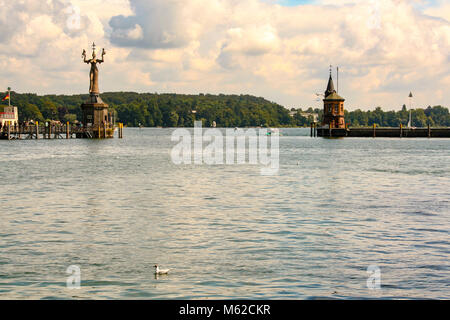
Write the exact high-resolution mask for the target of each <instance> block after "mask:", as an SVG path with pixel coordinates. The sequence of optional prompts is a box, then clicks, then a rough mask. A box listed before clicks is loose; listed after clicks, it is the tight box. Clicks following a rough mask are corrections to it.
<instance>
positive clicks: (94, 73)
mask: <svg viewBox="0 0 450 320" xmlns="http://www.w3.org/2000/svg"><path fill="white" fill-rule="evenodd" d="M105 54H106V51H105V49H103V50H102V58H101V59H97V55H96V54H95V43H94V44H92V59H89V60H87V59H86V50H83V53H82V54H81V57H82V58H83V60H84V62H85V63H87V64H91V72H90V74H89V77H90V86H89V93H91V94H97V95H98V94H99V93H100V90H99V88H98V68H97V63H98V64H101V63H103V62H104V61H105V60H104V56H105Z"/></svg>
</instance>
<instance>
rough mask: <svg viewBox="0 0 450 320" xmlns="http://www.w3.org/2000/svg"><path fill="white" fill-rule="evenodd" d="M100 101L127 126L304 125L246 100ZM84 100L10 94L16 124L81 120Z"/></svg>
mask: <svg viewBox="0 0 450 320" xmlns="http://www.w3.org/2000/svg"><path fill="white" fill-rule="evenodd" d="M101 97H102V99H103V101H105V102H106V103H108V104H109V106H110V107H111V108H112V109H114V110H116V112H117V116H118V121H120V122H123V123H125V124H126V125H128V126H138V125H139V124H140V125H142V126H148V127H155V126H162V127H191V126H193V121H195V120H203V123H204V125H205V126H210V125H211V124H212V122H213V121H215V122H216V123H217V126H220V127H247V126H260V125H265V126H271V127H275V126H295V125H303V124H304V123H306V122H307V121H306V120H307V119H302V120H304V123H303V122H299V121H297V120H295V119H293V118H292V117H291V116H290V115H289V110H287V109H286V108H284V107H283V106H281V105H279V104H276V103H273V102H270V101H268V100H266V99H264V98H258V97H254V96H249V95H222V94H220V95H210V94H200V95H182V94H152V93H141V94H139V93H135V92H106V93H103V94H102V95H101ZM87 98H88V95H71V96H67V95H46V96H38V95H36V94H18V93H12V99H13V103H14V105H17V106H18V107H19V118H20V120H21V121H22V120H27V119H35V120H40V121H43V120H46V119H54V120H61V121H71V122H73V121H75V120H76V119H78V120H80V119H81V109H80V105H81V104H82V102H83V101H85V100H87Z"/></svg>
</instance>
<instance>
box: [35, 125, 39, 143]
mask: <svg viewBox="0 0 450 320" xmlns="http://www.w3.org/2000/svg"><path fill="white" fill-rule="evenodd" d="M38 139H39V121H36V140H38Z"/></svg>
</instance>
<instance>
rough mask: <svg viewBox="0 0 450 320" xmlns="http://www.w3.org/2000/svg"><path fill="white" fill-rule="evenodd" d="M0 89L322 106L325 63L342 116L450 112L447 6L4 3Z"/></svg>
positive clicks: (343, 0) (367, 1)
mask: <svg viewBox="0 0 450 320" xmlns="http://www.w3.org/2000/svg"><path fill="white" fill-rule="evenodd" d="M0 8H1V9H0V26H1V31H2V32H1V34H0V65H1V67H2V75H1V77H0V91H1V90H3V89H1V88H5V89H6V88H7V87H8V86H11V87H12V88H13V89H14V90H15V91H18V92H33V93H38V94H47V93H56V94H62V93H66V94H72V93H86V92H87V91H88V88H89V81H88V73H89V66H87V65H86V64H83V63H82V60H81V52H82V49H86V50H87V51H89V52H90V46H91V44H92V42H93V41H95V43H96V44H97V45H98V47H100V48H103V47H105V49H106V51H107V55H106V56H105V60H106V62H105V64H102V65H101V66H100V90H101V91H136V92H159V93H163V92H175V93H225V94H241V93H242V94H252V95H257V96H262V97H265V98H267V99H269V100H271V101H275V102H278V103H280V104H282V105H284V106H286V107H309V106H313V107H314V106H319V105H321V102H318V101H316V98H315V93H316V92H323V91H324V90H325V87H326V84H327V79H328V73H329V71H328V70H329V65H330V64H331V65H333V66H339V67H340V70H341V72H340V88H339V93H340V94H341V95H342V96H344V97H345V98H346V99H347V101H346V107H347V109H350V110H353V109H356V108H362V109H369V108H374V107H376V106H381V107H383V108H385V109H399V108H401V105H402V104H403V103H406V104H407V103H408V98H407V96H408V94H409V92H410V91H412V92H413V94H414V96H415V97H414V105H415V106H420V107H422V106H428V105H437V104H442V105H445V106H450V94H448V91H449V88H450V2H449V1H447V0H445V1H444V0H442V1H440V0H434V1H425V0H423V1H421V0H416V1H411V0H409V1H406V0H360V1H347V0H332V1H331V0H317V1H313V0H311V1H305V0H303V1H302V0H108V1H104V0H73V1H69V0H47V1H42V0H8V1H6V0H0Z"/></svg>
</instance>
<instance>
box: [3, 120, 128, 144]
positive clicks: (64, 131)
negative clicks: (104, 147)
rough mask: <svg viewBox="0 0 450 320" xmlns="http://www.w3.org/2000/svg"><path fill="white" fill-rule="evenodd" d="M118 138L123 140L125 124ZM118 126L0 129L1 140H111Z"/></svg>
mask: <svg viewBox="0 0 450 320" xmlns="http://www.w3.org/2000/svg"><path fill="white" fill-rule="evenodd" d="M117 128H118V137H119V139H122V138H123V124H122V123H119V124H118V125H117ZM115 130H116V126H115V125H113V124H111V123H104V124H103V125H99V126H96V127H94V126H90V127H83V126H80V125H78V124H70V123H66V124H47V125H45V124H40V123H35V124H16V125H11V124H6V125H4V126H3V127H2V128H1V129H0V140H19V139H20V140H31V139H36V140H39V139H109V138H113V137H114V132H115Z"/></svg>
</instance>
